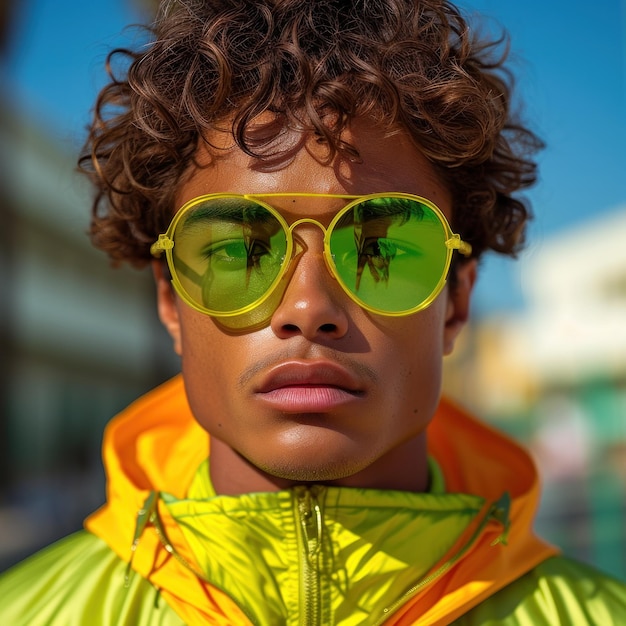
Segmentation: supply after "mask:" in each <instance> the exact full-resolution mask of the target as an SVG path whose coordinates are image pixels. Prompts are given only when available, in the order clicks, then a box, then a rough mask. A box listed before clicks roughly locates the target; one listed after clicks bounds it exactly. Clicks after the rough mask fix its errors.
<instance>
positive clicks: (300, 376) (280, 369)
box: [255, 361, 363, 413]
mask: <svg viewBox="0 0 626 626" xmlns="http://www.w3.org/2000/svg"><path fill="white" fill-rule="evenodd" d="M255 391H256V393H257V397H259V398H260V399H261V400H262V401H263V402H264V403H266V404H269V405H270V406H271V407H272V408H274V409H276V410H279V411H282V412H285V413H320V412H326V411H331V410H332V409H334V408H337V407H339V406H341V405H344V404H346V403H348V402H354V401H355V400H358V399H360V398H361V397H362V396H363V390H362V389H360V388H359V383H358V381H357V380H356V379H355V378H354V376H352V375H351V373H350V372H348V371H347V370H345V369H344V368H343V367H341V366H339V365H337V364H336V363H332V362H326V361H324V362H313V363H312V362H306V363H305V362H300V361H291V362H287V363H281V364H280V365H278V366H276V367H274V368H272V370H271V371H270V372H269V373H268V374H267V375H266V376H265V377H264V378H263V379H262V381H261V384H260V385H259V386H258V388H257V389H256V390H255Z"/></svg>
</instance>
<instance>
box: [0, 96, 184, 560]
mask: <svg viewBox="0 0 626 626" xmlns="http://www.w3.org/2000/svg"><path fill="white" fill-rule="evenodd" d="M1 119H2V124H1V125H0V162H2V171H3V174H4V176H3V179H2V185H1V189H0V194H1V211H2V233H1V235H0V236H1V243H2V246H1V256H0V263H1V266H0V281H1V286H2V294H3V295H2V305H1V314H0V349H1V352H2V383H1V384H2V387H1V391H2V397H1V404H0V408H1V411H2V432H1V435H2V436H0V459H1V460H2V461H1V466H0V470H1V474H0V504H1V507H0V535H1V536H3V537H5V538H7V537H10V538H11V539H10V541H3V542H0V567H1V566H2V565H3V564H7V563H8V562H11V561H12V560H15V558H18V557H20V556H23V555H24V554H26V553H28V552H31V551H32V550H33V549H34V548H36V547H38V545H43V544H46V543H48V542H49V541H50V540H51V539H53V538H56V537H57V536H60V535H63V534H65V533H67V532H69V531H71V530H73V529H74V528H76V527H78V526H79V525H80V523H81V521H82V519H83V517H84V516H85V515H86V514H87V513H88V512H90V511H91V510H93V509H94V508H95V507H96V506H97V505H99V504H100V503H101V502H102V501H103V498H104V488H103V486H104V482H103V474H102V468H101V462H100V446H101V438H102V430H103V427H104V425H105V424H106V422H107V421H108V420H109V419H110V418H111V417H112V416H113V415H114V414H115V413H116V412H118V411H119V410H120V409H122V408H123V407H124V406H125V405H126V404H128V403H129V402H130V401H131V400H133V399H134V398H136V397H137V396H138V395H139V394H141V393H142V392H144V391H146V390H148V389H150V388H151V387H153V386H154V385H155V384H156V383H158V382H160V381H162V380H164V379H165V378H166V377H167V376H169V375H170V374H171V373H172V372H173V370H174V368H175V367H176V365H175V364H174V363H173V359H172V357H171V356H170V353H171V350H170V349H169V346H168V345H167V344H168V342H167V340H166V338H165V333H164V331H162V329H161V327H160V325H159V322H158V320H157V316H156V307H155V302H154V296H153V291H154V287H153V284H152V280H151V276H150V273H149V270H146V271H145V272H139V271H136V270H132V269H130V268H126V269H124V268H119V269H115V270H113V269H112V268H111V267H110V266H109V263H108V261H107V259H106V258H105V256H104V254H102V253H100V252H97V251H96V250H94V249H93V248H92V246H91V244H90V242H89V239H88V237H87V234H86V233H87V228H88V222H89V212H90V205H91V191H90V189H89V187H88V185H87V181H86V180H82V178H81V177H79V175H78V174H77V173H76V172H75V162H76V155H74V154H65V153H63V151H62V150H61V149H60V148H59V146H58V145H57V144H55V143H53V142H52V141H51V140H50V139H49V138H47V137H46V135H45V133H43V132H42V130H41V129H38V128H36V126H35V125H34V124H33V123H32V122H30V121H27V120H24V119H21V118H20V116H19V115H18V114H17V113H16V112H14V111H11V110H8V109H7V108H6V107H4V108H2V110H1ZM41 519H45V520H46V521H45V524H41V523H40V520H41Z"/></svg>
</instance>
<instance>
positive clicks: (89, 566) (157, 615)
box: [0, 531, 182, 626]
mask: <svg viewBox="0 0 626 626" xmlns="http://www.w3.org/2000/svg"><path fill="white" fill-rule="evenodd" d="M125 575H126V563H124V562H123V561H122V560H121V559H120V558H119V557H118V556H117V555H116V554H115V553H114V552H113V551H112V550H111V549H110V548H109V547H108V546H107V545H106V544H105V543H104V542H103V541H102V540H101V539H99V538H98V537H96V536H94V535H92V534H91V533H89V532H87V531H80V532H78V533H75V534H73V535H70V536H69V537H67V538H65V539H63V540H61V541H59V542H57V543H55V544H53V545H52V546H50V547H48V548H46V549H44V550H42V551H41V552H38V553H37V554H35V555H34V556H32V557H30V558H29V559H27V560H26V561H24V562H23V563H20V564H19V565H16V566H15V567H14V568H12V569H10V570H8V571H7V572H5V573H4V574H2V575H1V576H0V623H2V624H12V625H13V626H26V625H28V626H83V625H85V624H89V625H90V626H113V625H115V626H118V625H119V626H124V625H129V626H130V625H131V624H132V626H147V625H148V624H150V626H153V625H155V626H157V625H158V626H181V625H182V621H181V620H180V619H179V618H178V617H177V616H176V614H175V613H174V612H173V611H172V609H170V608H169V606H167V605H166V603H165V602H164V601H163V600H162V599H161V598H160V597H159V594H158V591H157V590H156V589H155V588H154V587H153V586H152V585H151V584H150V583H149V582H148V581H146V580H145V579H143V578H141V577H140V576H139V575H138V574H131V578H130V582H129V584H128V585H126V584H125Z"/></svg>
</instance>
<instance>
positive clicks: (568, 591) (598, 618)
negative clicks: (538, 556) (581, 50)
mask: <svg viewBox="0 0 626 626" xmlns="http://www.w3.org/2000/svg"><path fill="white" fill-rule="evenodd" d="M455 624H458V625H459V626H478V625H480V626H487V625H495V624H499V625H502V626H515V625H517V624H533V626H544V625H545V626H554V625H556V624H561V625H572V626H591V625H594V626H618V625H623V624H626V583H624V582H620V581H619V580H616V579H615V578H612V577H611V576H608V575H606V574H603V573H602V572H600V571H599V570H597V569H595V568H593V567H591V566H589V565H584V564H583V563H579V562H577V561H573V560H571V559H568V558H566V557H553V558H550V559H547V560H546V561H544V562H543V563H541V564H540V565H538V566H537V567H535V568H534V569H533V570H531V571H530V572H528V573H527V574H525V575H524V576H522V577H521V578H519V579H518V580H516V581H514V582H513V583H511V584H510V585H508V586H507V587H505V588H504V589H501V590H500V591H499V592H497V593H496V594H494V595H493V596H491V597H490V598H488V599H487V600H485V601H484V602H483V603H482V604H480V605H479V606H477V607H476V608H474V609H472V610H471V611H470V612H469V613H467V614H466V615H465V616H463V617H462V618H461V619H459V620H458V621H457V622H455Z"/></svg>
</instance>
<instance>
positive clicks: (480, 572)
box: [0, 378, 626, 626]
mask: <svg viewBox="0 0 626 626" xmlns="http://www.w3.org/2000/svg"><path fill="white" fill-rule="evenodd" d="M429 446H430V454H431V469H432V472H431V473H432V475H433V481H432V482H433V484H432V487H431V491H430V492H429V493H425V494H413V493H406V492H400V491H381V490H371V489H353V488H338V487H324V486H320V485H313V486H311V487H305V486H302V487H295V488H293V489H289V490H284V491H279V492H276V493H252V494H246V495H242V496H238V497H231V496H216V495H215V493H214V492H213V488H212V485H211V481H210V476H209V472H208V464H207V462H206V459H207V458H208V455H209V441H208V436H207V434H206V433H205V432H204V431H203V430H202V429H201V428H200V427H199V426H198V425H197V424H196V422H195V420H194V419H193V417H192V416H191V413H190V411H189V407H188V405H187V402H186V399H185V395H184V391H183V387H182V382H181V380H180V378H176V379H174V380H172V381H170V382H169V383H167V384H166V385H164V386H163V387H161V388H159V389H157V390H155V391H154V392H152V393H151V394H148V395H147V396H146V397H144V398H142V399H140V400H139V401H138V402H137V403H135V404H134V405H132V406H131V407H129V409H127V410H126V411H125V412H124V413H122V414H121V415H120V416H118V418H116V419H115V420H114V421H113V422H112V423H111V424H110V425H109V427H108V429H107V433H106V437H105V445H104V457H105V464H106V468H107V474H108V498H107V504H106V505H105V506H104V507H103V508H102V509H101V510H100V511H98V512H97V513H96V514H94V515H93V516H92V517H91V518H89V519H88V520H87V522H86V526H87V529H88V530H87V531H81V532H80V533H77V534H75V535H73V536H71V537H69V538H67V539H65V540H63V541H61V542H59V543H58V544H56V545H54V546H51V547H50V548H48V549H46V550H44V551H43V552H41V553H39V554H37V555H35V556H34V557H32V558H31V559H29V560H27V561H26V562H25V563H23V564H21V565H19V566H17V567H16V568H14V569H13V570H10V571H9V572H8V573H6V574H5V575H4V576H3V577H2V578H1V579H0V624H7V625H8V624H10V625H11V626H22V625H23V626H26V625H28V626H33V625H34V626H39V625H41V626H44V625H51V626H78V625H81V626H86V625H89V626H100V625H103V626H104V625H107V626H113V625H115V626H123V625H127V626H130V625H132V626H144V625H145V626H148V625H150V626H154V625H161V626H174V625H176V626H180V625H181V624H188V625H189V626H198V625H200V624H217V625H224V626H226V625H228V626H236V625H240V624H241V625H244V624H245V625H249V624H259V625H264V626H265V625H268V626H275V625H276V626H279V625H282V624H285V625H289V626H296V625H298V626H306V625H307V624H324V625H333V626H334V625H337V626H351V625H356V624H364V625H373V624H383V623H384V624H393V625H396V626H405V625H409V624H418V625H435V624H452V623H454V624H460V625H472V626H474V625H478V624H480V625H483V626H486V625H487V624H492V625H495V624H503V625H505V626H513V625H518V624H519V625H522V624H524V625H525V624H528V625H530V624H532V625H533V626H543V625H545V626H547V625H550V626H552V625H554V624H572V625H575V626H579V625H581V626H582V625H584V624H597V625H602V626H611V625H618V624H620V625H623V624H626V585H624V584H622V583H620V582H618V581H616V580H613V579H611V578H609V577H606V576H604V575H602V574H600V573H599V572H597V571H596V570H594V569H592V568H589V567H587V566H583V565H581V564H577V563H574V562H572V561H569V560H567V559H565V558H563V557H560V556H556V554H557V551H556V550H555V549H554V548H553V547H551V546H549V545H547V544H545V543H544V542H542V541H540V540H538V539H537V538H536V537H535V536H534V535H533V533H532V531H531V523H532V517H533V515H534V510H535V506H536V501H537V495H538V488H537V479H536V475H535V471H534V469H533V466H532V463H531V462H530V460H529V458H528V456H527V455H526V453H525V452H524V451H523V450H521V449H520V448H519V447H518V446H517V445H516V444H514V443H513V442H511V441H510V440H508V439H506V438H504V437H503V436H502V435H500V434H498V433H496V432H495V431H493V430H491V429H490V428H488V427H486V426H484V425H482V424H480V423H479V422H477V421H475V420H473V419H472V418H470V417H469V416H467V415H465V414H464V413H462V412H461V411H460V410H458V409H457V408H455V407H453V406H452V405H451V404H449V403H448V402H446V401H442V403H441V405H440V407H439V410H438V413H437V415H436V417H435V419H434V422H433V425H432V426H431V428H430V431H429Z"/></svg>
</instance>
